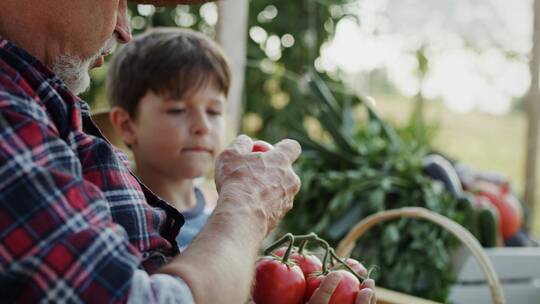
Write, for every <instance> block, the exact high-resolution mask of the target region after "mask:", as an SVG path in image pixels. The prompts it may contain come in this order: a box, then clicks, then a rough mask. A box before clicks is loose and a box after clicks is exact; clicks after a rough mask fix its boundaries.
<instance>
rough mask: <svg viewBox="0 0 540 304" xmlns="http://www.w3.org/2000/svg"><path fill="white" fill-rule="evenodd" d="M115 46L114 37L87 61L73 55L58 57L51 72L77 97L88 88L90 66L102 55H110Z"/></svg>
mask: <svg viewBox="0 0 540 304" xmlns="http://www.w3.org/2000/svg"><path fill="white" fill-rule="evenodd" d="M115 44H116V36H113V37H112V38H111V39H109V40H108V41H107V42H106V43H105V45H104V46H103V47H102V48H101V49H100V50H99V51H98V52H97V53H96V54H95V55H94V56H92V57H90V58H87V59H82V58H80V57H77V56H74V55H66V54H63V55H59V56H58V57H56V60H55V61H54V62H53V64H52V70H53V72H54V73H55V74H56V75H57V76H58V77H60V79H62V80H63V81H64V83H65V84H66V86H67V87H68V89H69V90H70V91H71V92H72V93H73V94H75V95H79V94H81V93H83V92H84V91H86V90H87V89H88V88H89V87H90V74H89V72H90V67H91V65H92V64H93V63H94V62H95V61H96V60H98V58H99V57H101V56H102V55H103V54H104V53H110V52H111V50H112V49H113V48H114V46H115Z"/></svg>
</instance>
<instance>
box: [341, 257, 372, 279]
mask: <svg viewBox="0 0 540 304" xmlns="http://www.w3.org/2000/svg"><path fill="white" fill-rule="evenodd" d="M345 263H347V265H349V266H350V267H351V268H352V270H354V272H356V273H357V274H359V275H361V276H363V277H366V276H367V275H368V271H367V269H366V267H364V265H362V263H360V262H358V261H357V260H355V259H347V260H346V261H345Z"/></svg>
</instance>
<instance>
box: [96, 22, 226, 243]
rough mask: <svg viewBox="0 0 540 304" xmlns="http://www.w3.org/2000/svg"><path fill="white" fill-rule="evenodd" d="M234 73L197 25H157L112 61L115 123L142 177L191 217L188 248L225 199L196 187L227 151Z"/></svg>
mask: <svg viewBox="0 0 540 304" xmlns="http://www.w3.org/2000/svg"><path fill="white" fill-rule="evenodd" d="M230 77H231V76H230V67H229V64H228V62H227V59H226V58H225V55H224V54H223V52H222V50H221V49H220V47H219V46H218V45H217V43H215V42H214V41H212V40H211V39H209V38H207V37H205V36H204V35H202V34H199V33H196V32H194V31H191V30H182V29H172V28H161V29H154V30H151V31H149V32H147V33H145V34H142V35H140V36H138V37H136V38H135V39H134V40H133V42H132V43H131V44H129V45H127V46H125V47H124V48H123V49H121V50H119V51H118V52H117V54H116V55H115V57H114V59H113V61H112V63H111V68H110V71H109V75H108V80H107V85H108V92H109V103H110V106H111V111H110V116H109V117H110V120H111V123H112V125H113V126H114V128H115V129H116V131H117V133H118V134H119V135H120V137H121V139H122V141H123V142H124V143H125V144H126V145H127V146H128V147H129V148H130V149H131V151H132V152H133V156H134V160H135V166H136V172H137V175H138V176H139V177H140V178H141V180H142V182H143V183H144V184H146V185H147V186H148V187H149V188H150V189H151V190H152V191H153V192H155V193H156V194H157V195H159V196H160V197H162V198H163V199H165V200H166V201H167V202H169V203H170V204H171V205H172V206H174V207H175V208H176V209H178V210H179V211H181V212H182V214H183V215H184V217H185V219H186V223H185V225H184V226H183V227H182V229H181V232H180V234H179V235H178V236H177V238H176V239H177V242H178V245H179V247H180V249H184V248H185V247H187V245H189V243H190V242H191V241H192V239H193V238H194V237H195V236H196V235H197V234H198V232H199V231H200V230H201V228H202V227H203V226H204V224H205V223H206V221H207V219H208V217H209V215H210V213H211V212H212V210H213V209H214V207H215V202H216V201H217V193H216V192H215V190H213V191H212V190H210V189H201V188H199V187H196V186H195V184H194V179H196V178H198V177H201V176H204V175H205V174H207V173H208V172H209V170H210V169H211V167H212V165H213V163H214V161H215V157H216V155H217V154H218V152H219V150H220V147H221V144H222V139H223V137H224V129H225V118H224V111H225V101H226V96H227V93H228V90H229V85H230Z"/></svg>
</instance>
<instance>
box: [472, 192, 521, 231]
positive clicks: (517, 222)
mask: <svg viewBox="0 0 540 304" xmlns="http://www.w3.org/2000/svg"><path fill="white" fill-rule="evenodd" d="M477 196H479V197H485V198H487V199H488V200H489V202H490V203H491V204H493V205H494V206H495V207H496V208H497V210H498V211H499V215H500V224H499V225H500V231H501V234H502V236H503V238H509V237H511V236H513V235H514V234H516V233H517V232H518V230H519V229H520V228H521V224H522V222H523V209H522V208H521V204H520V202H519V201H518V200H517V199H516V198H515V196H514V195H513V194H512V193H504V191H502V193H500V194H495V193H491V192H487V191H480V192H479V193H478V194H477Z"/></svg>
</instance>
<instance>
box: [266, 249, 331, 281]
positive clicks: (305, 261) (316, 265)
mask: <svg viewBox="0 0 540 304" xmlns="http://www.w3.org/2000/svg"><path fill="white" fill-rule="evenodd" d="M285 251H287V247H280V248H278V249H276V250H275V251H274V254H275V255H277V256H279V257H283V255H284V254H285ZM289 259H290V260H293V261H295V262H296V264H297V265H298V266H299V267H300V269H302V272H303V273H304V276H305V277H306V278H307V276H308V275H309V274H310V273H312V272H321V271H322V262H321V260H319V258H318V257H316V256H314V255H312V254H309V253H307V254H306V253H299V252H297V251H295V252H292V253H291V254H290V255H289Z"/></svg>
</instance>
